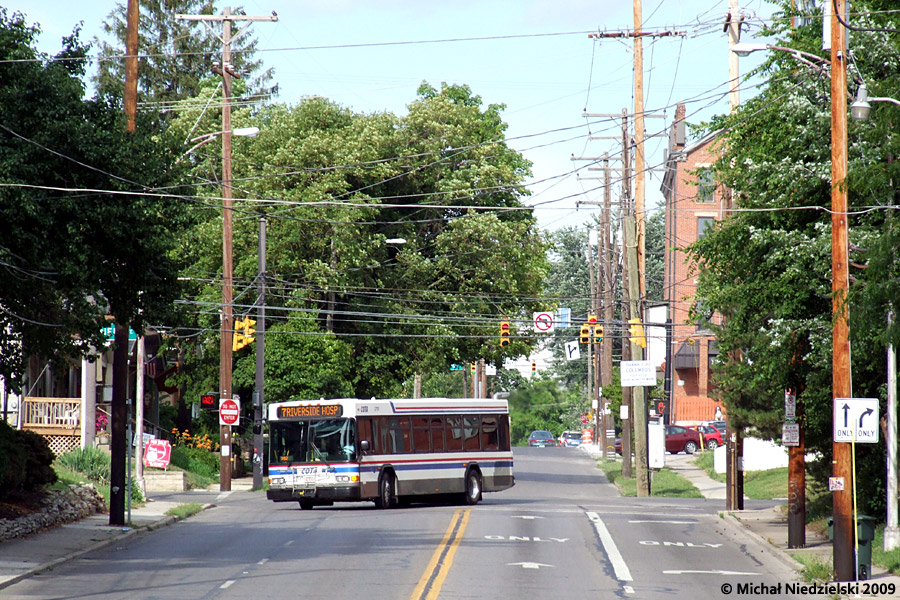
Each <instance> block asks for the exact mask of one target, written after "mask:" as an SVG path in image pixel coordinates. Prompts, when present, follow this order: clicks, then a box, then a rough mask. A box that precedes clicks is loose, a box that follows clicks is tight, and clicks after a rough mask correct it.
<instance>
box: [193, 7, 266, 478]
mask: <svg viewBox="0 0 900 600" xmlns="http://www.w3.org/2000/svg"><path fill="white" fill-rule="evenodd" d="M176 16H177V18H179V19H184V20H186V21H203V22H204V23H205V24H207V25H208V24H209V23H210V22H213V21H216V22H221V23H222V35H221V36H218V37H219V41H221V42H222V65H221V69H220V74H221V75H222V90H223V92H222V93H223V98H222V323H221V327H220V337H219V398H220V400H226V399H230V398H231V397H232V396H233V390H232V388H231V367H232V352H233V349H232V341H233V337H234V306H233V304H232V299H233V295H234V289H233V285H234V284H233V281H232V277H233V270H234V265H233V258H232V232H233V211H232V207H233V201H232V188H231V185H232V184H231V181H232V169H231V166H232V165H231V133H232V129H231V78H232V77H240V76H239V75H238V74H237V73H236V72H235V71H234V67H233V66H232V64H231V43H232V42H233V41H234V40H235V39H237V37H239V36H240V35H241V34H242V33H243V32H244V29H241V30H240V31H238V33H237V34H236V35H234V36H232V31H231V25H232V23H233V22H235V21H251V22H252V21H277V20H278V16H277V15H275V14H274V13H273V14H272V15H266V16H256V17H254V16H248V15H237V14H232V13H231V8H229V7H226V8H225V10H224V11H223V12H222V14H221V15H176ZM219 445H220V446H221V452H220V456H219V490H220V491H223V492H229V491H231V460H232V457H231V425H219Z"/></svg>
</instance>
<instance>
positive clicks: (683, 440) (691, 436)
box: [666, 425, 700, 454]
mask: <svg viewBox="0 0 900 600" xmlns="http://www.w3.org/2000/svg"><path fill="white" fill-rule="evenodd" d="M699 449H700V432H699V431H696V430H694V429H688V428H687V427H682V426H681V425H666V452H669V453H671V454H678V453H679V452H684V453H685V454H693V453H694V452H696V451H697V450H699Z"/></svg>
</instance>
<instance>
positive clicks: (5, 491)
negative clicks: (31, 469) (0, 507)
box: [0, 421, 26, 499]
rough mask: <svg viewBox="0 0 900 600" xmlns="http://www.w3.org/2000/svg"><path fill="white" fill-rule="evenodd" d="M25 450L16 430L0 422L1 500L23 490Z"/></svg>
mask: <svg viewBox="0 0 900 600" xmlns="http://www.w3.org/2000/svg"><path fill="white" fill-rule="evenodd" d="M25 462H26V461H25V448H24V447H22V444H20V443H19V440H18V436H17V435H16V430H15V429H13V428H12V427H10V426H9V425H8V424H7V423H5V422H3V421H0V499H2V498H8V497H10V496H11V495H12V494H13V492H16V491H19V490H21V489H22V486H23V483H24V481H25Z"/></svg>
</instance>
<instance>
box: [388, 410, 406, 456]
mask: <svg viewBox="0 0 900 600" xmlns="http://www.w3.org/2000/svg"><path fill="white" fill-rule="evenodd" d="M389 426H390V442H389V443H390V446H389V447H390V452H388V453H389V454H403V453H405V452H409V451H410V450H411V448H410V439H409V438H410V434H409V419H408V418H407V417H391V419H390V425H389Z"/></svg>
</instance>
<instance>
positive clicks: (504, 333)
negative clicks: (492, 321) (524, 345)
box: [500, 321, 509, 348]
mask: <svg viewBox="0 0 900 600" xmlns="http://www.w3.org/2000/svg"><path fill="white" fill-rule="evenodd" d="M507 346H509V321H500V347H501V348H506V347H507Z"/></svg>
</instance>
